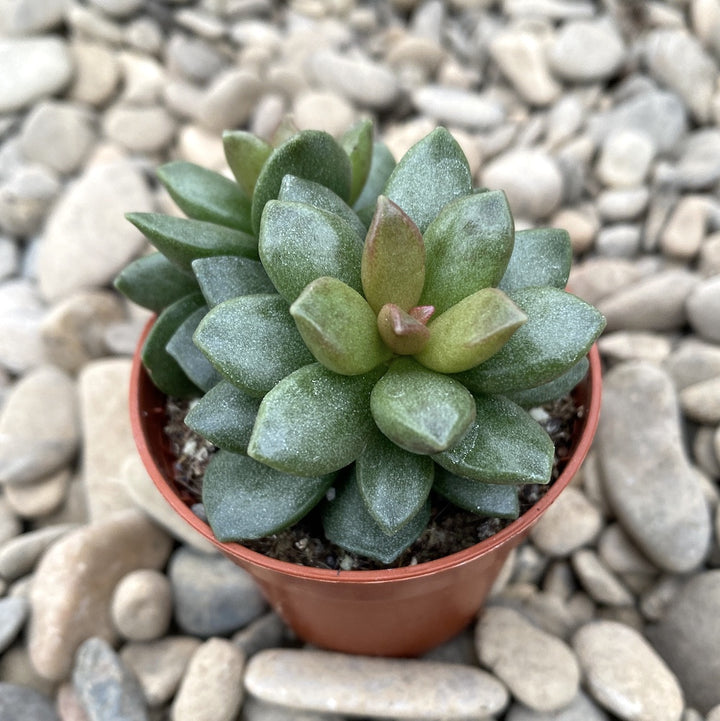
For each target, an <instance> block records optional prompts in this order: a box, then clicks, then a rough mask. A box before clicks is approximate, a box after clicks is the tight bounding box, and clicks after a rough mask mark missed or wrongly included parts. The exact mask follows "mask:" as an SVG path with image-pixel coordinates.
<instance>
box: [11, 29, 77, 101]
mask: <svg viewBox="0 0 720 721" xmlns="http://www.w3.org/2000/svg"><path fill="white" fill-rule="evenodd" d="M0 67H2V68H4V69H5V72H3V73H2V77H0V114H1V113H12V112H15V111H17V110H22V109H23V108H26V107H28V106H30V105H32V104H33V103H35V102H36V101H38V100H40V99H41V98H46V97H49V96H50V95H54V94H55V93H57V92H59V91H61V90H62V89H63V88H64V87H65V86H66V85H67V84H68V83H69V82H70V79H71V78H72V74H73V65H72V59H71V57H70V53H69V52H68V48H67V45H66V44H65V43H64V42H63V40H61V39H60V38H59V37H54V36H51V35H46V36H44V37H36V38H3V39H0Z"/></svg>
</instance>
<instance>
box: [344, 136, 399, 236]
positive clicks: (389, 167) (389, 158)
mask: <svg viewBox="0 0 720 721" xmlns="http://www.w3.org/2000/svg"><path fill="white" fill-rule="evenodd" d="M394 168H395V158H393V155H392V153H391V152H390V151H389V150H388V147H387V146H386V145H385V144H384V143H380V142H376V143H373V151H372V160H371V162H370V173H369V174H368V177H367V180H366V181H365V186H364V187H363V189H362V192H361V193H360V196H359V197H358V198H357V200H356V201H355V203H354V204H353V208H354V209H355V211H356V212H357V214H358V216H360V220H362V222H363V223H365V225H366V226H368V225H370V221H371V220H372V217H373V214H374V213H375V204H376V203H377V199H378V196H379V195H381V194H382V192H383V190H384V189H385V185H386V184H387V181H388V178H389V177H390V174H391V173H392V171H393V169H394Z"/></svg>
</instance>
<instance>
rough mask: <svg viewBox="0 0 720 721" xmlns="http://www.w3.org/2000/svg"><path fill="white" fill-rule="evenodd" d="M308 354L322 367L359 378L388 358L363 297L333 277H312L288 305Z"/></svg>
mask: <svg viewBox="0 0 720 721" xmlns="http://www.w3.org/2000/svg"><path fill="white" fill-rule="evenodd" d="M290 315H292V317H293V318H294V319H295V323H296V325H297V327H298V330H299V331H300V335H301V336H302V338H303V340H304V341H305V345H306V346H307V347H308V348H309V349H310V351H311V353H312V354H313V355H314V356H315V358H316V359H317V360H319V361H320V363H322V364H323V365H324V366H325V367H326V368H329V369H330V370H331V371H334V372H335V373H341V374H342V375H360V374H362V373H367V372H368V371H371V370H372V369H373V368H375V367H376V366H378V365H380V363H383V362H384V361H387V360H389V359H390V351H389V350H388V348H387V347H386V346H385V345H384V344H383V342H382V339H381V338H380V333H379V332H378V327H377V322H376V318H375V313H373V311H372V308H370V306H369V305H368V304H367V301H366V300H365V298H363V297H362V296H361V295H360V293H358V292H357V291H356V290H353V289H352V288H350V286H347V285H345V283H343V282H342V281H341V280H338V279H337V278H330V277H328V276H324V277H322V278H316V279H315V280H314V281H313V282H312V283H310V284H309V285H308V286H306V288H305V289H304V290H303V292H302V293H300V295H299V296H298V297H297V299H296V300H295V302H294V303H293V304H292V305H291V306H290Z"/></svg>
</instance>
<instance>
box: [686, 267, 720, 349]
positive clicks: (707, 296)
mask: <svg viewBox="0 0 720 721" xmlns="http://www.w3.org/2000/svg"><path fill="white" fill-rule="evenodd" d="M687 314H688V320H689V321H690V325H692V327H693V329H694V330H695V332H696V333H697V334H698V335H699V336H700V337H701V338H703V339H704V340H707V341H709V342H711V343H720V323H718V318H720V276H715V277H713V278H708V279H707V280H704V281H703V282H702V283H700V284H699V285H698V286H697V287H696V288H695V289H694V290H693V292H692V293H691V294H690V296H689V297H688V300H687Z"/></svg>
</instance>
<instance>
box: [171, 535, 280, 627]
mask: <svg viewBox="0 0 720 721" xmlns="http://www.w3.org/2000/svg"><path fill="white" fill-rule="evenodd" d="M168 575H169V577H170V582H171V583H172V589H173V599H174V603H175V620H176V622H177V624H178V626H179V627H180V628H181V629H182V630H183V632H185V633H189V634H192V635H195V636H201V637H203V638H208V637H210V636H220V635H224V634H227V633H232V632H235V631H237V630H238V629H240V628H242V627H243V626H247V624H248V623H250V622H251V621H253V620H254V619H256V618H258V617H259V616H260V615H261V614H262V613H263V612H264V611H265V608H266V606H265V601H264V600H263V597H262V596H261V594H260V591H259V590H258V588H257V586H256V585H255V582H254V581H253V580H252V578H251V577H250V575H249V574H248V573H247V572H246V571H244V570H243V569H242V568H240V567H239V566H236V565H235V564H234V563H232V561H230V560H228V559H227V558H225V557H224V556H221V555H219V554H216V555H214V556H208V555H207V554H203V553H198V552H197V551H194V550H191V549H189V548H179V549H178V550H177V551H175V553H173V556H172V559H171V561H170V566H169V569H168Z"/></svg>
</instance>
